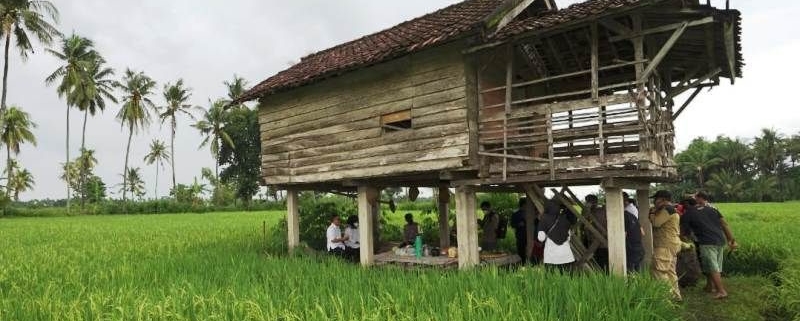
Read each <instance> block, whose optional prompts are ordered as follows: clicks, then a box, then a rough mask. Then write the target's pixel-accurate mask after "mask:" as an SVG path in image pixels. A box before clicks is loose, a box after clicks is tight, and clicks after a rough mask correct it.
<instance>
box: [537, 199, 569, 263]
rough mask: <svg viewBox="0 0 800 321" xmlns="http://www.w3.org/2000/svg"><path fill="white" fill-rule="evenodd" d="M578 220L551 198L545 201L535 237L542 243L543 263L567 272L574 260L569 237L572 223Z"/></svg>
mask: <svg viewBox="0 0 800 321" xmlns="http://www.w3.org/2000/svg"><path fill="white" fill-rule="evenodd" d="M577 221H578V218H577V217H576V216H575V213H573V212H572V211H569V210H568V209H567V208H565V207H563V206H560V205H559V204H557V203H556V202H555V201H553V200H549V201H548V202H547V206H546V207H545V210H544V218H543V219H542V221H541V223H540V224H539V227H540V228H541V230H539V233H538V235H537V239H539V241H540V242H543V243H544V264H545V266H548V267H553V268H556V269H558V270H559V271H561V272H569V271H570V270H571V269H572V264H573V263H574V262H575V255H574V254H572V248H571V247H570V239H571V236H572V231H571V230H570V229H571V228H572V226H573V225H575V223H576V222H577Z"/></svg>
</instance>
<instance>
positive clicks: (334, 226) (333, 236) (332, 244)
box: [325, 214, 348, 256]
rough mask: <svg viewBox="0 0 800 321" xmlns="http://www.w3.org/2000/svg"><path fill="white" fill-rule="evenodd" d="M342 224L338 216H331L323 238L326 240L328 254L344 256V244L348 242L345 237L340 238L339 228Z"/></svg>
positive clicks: (340, 231) (340, 230)
mask: <svg viewBox="0 0 800 321" xmlns="http://www.w3.org/2000/svg"><path fill="white" fill-rule="evenodd" d="M341 224H342V221H341V219H340V218H339V215H337V214H334V215H332V216H331V225H329V226H328V230H327V232H326V233H325V237H326V238H327V240H328V242H327V243H328V244H327V247H328V253H331V254H334V255H339V256H342V255H344V254H345V249H346V248H345V245H344V242H345V241H347V240H348V238H347V236H342V229H341V228H339V226H340V225H341Z"/></svg>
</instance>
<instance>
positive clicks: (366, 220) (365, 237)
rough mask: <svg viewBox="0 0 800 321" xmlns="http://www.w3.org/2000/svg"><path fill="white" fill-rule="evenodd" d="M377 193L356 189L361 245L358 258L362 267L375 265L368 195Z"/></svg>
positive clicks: (363, 188) (366, 188) (362, 188)
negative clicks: (359, 257)
mask: <svg viewBox="0 0 800 321" xmlns="http://www.w3.org/2000/svg"><path fill="white" fill-rule="evenodd" d="M375 193H377V190H376V189H375V188H374V187H368V186H359V187H358V224H359V227H358V238H359V242H360V245H361V249H360V256H361V265H362V266H371V265H372V264H374V263H375V257H374V255H375V243H374V242H375V240H374V231H373V229H374V228H375V224H374V218H373V215H372V214H373V213H372V204H371V203H370V198H371V196H370V195H373V194H375Z"/></svg>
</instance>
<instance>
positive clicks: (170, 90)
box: [159, 79, 195, 189]
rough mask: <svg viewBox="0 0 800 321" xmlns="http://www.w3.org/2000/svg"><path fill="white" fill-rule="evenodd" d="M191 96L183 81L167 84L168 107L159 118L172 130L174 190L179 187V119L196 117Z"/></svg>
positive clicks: (171, 153)
mask: <svg viewBox="0 0 800 321" xmlns="http://www.w3.org/2000/svg"><path fill="white" fill-rule="evenodd" d="M191 96H192V90H191V89H190V88H186V87H184V85H183V79H178V81H177V82H175V84H166V85H165V86H164V100H166V102H167V105H166V106H164V107H163V110H164V111H163V112H162V113H161V114H160V115H159V118H161V123H162V124H163V123H164V122H165V121H167V120H169V124H170V129H171V133H170V135H171V136H170V143H169V150H170V152H169V153H170V156H171V157H172V158H171V159H170V167H171V168H172V188H173V189H175V186H177V185H176V182H175V131H176V130H177V128H178V120H177V118H178V116H179V115H185V116H188V117H189V118H191V119H192V120H194V115H192V113H191V112H190V110H191V109H192V108H195V107H193V106H192V105H190V104H189V103H188V102H189V98H190V97H191Z"/></svg>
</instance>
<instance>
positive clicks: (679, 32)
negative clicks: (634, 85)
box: [638, 22, 689, 82]
mask: <svg viewBox="0 0 800 321" xmlns="http://www.w3.org/2000/svg"><path fill="white" fill-rule="evenodd" d="M688 26H689V23H688V22H684V23H683V24H682V25H681V26H680V27H678V29H676V30H675V32H673V33H672V36H670V37H669V39H668V40H667V42H666V43H664V46H662V47H661V50H659V51H658V53H657V54H656V56H655V57H653V59H652V60H651V61H650V63H649V64H647V68H645V70H644V72H643V73H642V75H641V76H639V78H638V79H639V81H640V82H645V81H647V78H650V75H651V74H653V72H654V71H655V70H656V67H658V64H660V63H661V60H663V59H664V58H665V57H666V56H667V54H668V53H669V51H670V50H672V46H674V45H675V43H677V42H678V39H680V37H681V36H682V35H683V32H684V31H686V28H687V27H688Z"/></svg>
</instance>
